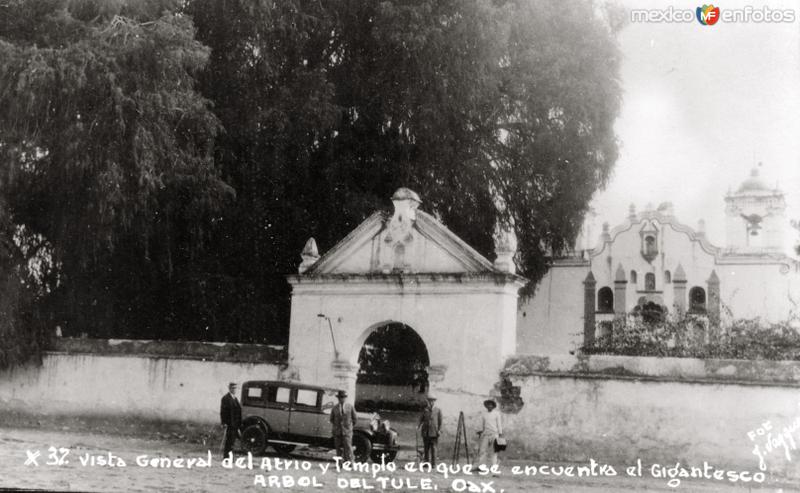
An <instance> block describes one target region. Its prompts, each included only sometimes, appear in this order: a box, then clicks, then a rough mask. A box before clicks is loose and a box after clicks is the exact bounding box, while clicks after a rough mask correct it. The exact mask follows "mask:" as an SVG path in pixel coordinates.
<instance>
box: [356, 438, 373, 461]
mask: <svg viewBox="0 0 800 493" xmlns="http://www.w3.org/2000/svg"><path fill="white" fill-rule="evenodd" d="M371 453H372V442H370V441H369V438H367V437H365V436H364V435H361V434H357V435H353V455H354V456H355V459H356V461H358V462H367V461H368V460H369V456H370V454H371Z"/></svg>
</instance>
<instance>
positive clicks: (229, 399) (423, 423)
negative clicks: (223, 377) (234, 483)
mask: <svg viewBox="0 0 800 493" xmlns="http://www.w3.org/2000/svg"><path fill="white" fill-rule="evenodd" d="M236 389H237V386H236V384H235V383H230V384H229V385H228V393H227V394H225V396H224V397H223V398H222V402H221V404H220V421H221V422H222V424H223V425H224V426H225V441H224V447H223V454H224V455H225V456H228V454H229V453H231V452H232V450H233V444H234V442H235V441H236V438H237V437H238V436H239V434H240V431H239V430H240V429H241V424H242V406H241V404H240V403H239V400H238V399H237V398H236ZM336 398H337V400H338V404H336V405H334V407H333V409H331V415H330V423H331V434H332V435H333V441H334V445H335V447H336V455H338V456H339V457H341V458H342V459H344V460H345V461H351V462H352V461H353V460H354V458H353V427H354V426H355V424H356V421H357V419H358V418H357V415H356V410H355V407H354V406H353V405H352V404H350V403H349V402H347V392H345V391H344V390H340V391H338V392H337V394H336ZM427 401H428V402H427V405H426V406H425V409H423V411H422V414H421V415H420V417H419V423H418V425H417V430H418V432H419V433H420V434H421V435H422V442H423V447H424V449H423V456H424V461H425V462H430V463H431V464H432V465H434V466H435V465H436V452H437V448H438V445H439V436H440V435H441V432H442V410H441V409H439V407H437V406H436V396H435V395H433V394H430V393H429V394H428V396H427ZM483 406H484V408H485V409H486V410H485V411H484V412H483V413H482V414H481V425H480V429H479V430H478V437H479V439H480V445H479V447H478V457H477V463H476V466H486V467H491V466H493V465H497V448H498V447H497V446H496V443H497V439H498V438H500V439H501V440H502V439H503V420H502V418H501V415H500V412H499V411H498V410H497V403H496V402H495V401H494V400H493V399H487V400H485V401H483Z"/></svg>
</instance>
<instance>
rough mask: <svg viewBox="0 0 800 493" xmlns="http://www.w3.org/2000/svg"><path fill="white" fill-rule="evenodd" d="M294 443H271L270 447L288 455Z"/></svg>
mask: <svg viewBox="0 0 800 493" xmlns="http://www.w3.org/2000/svg"><path fill="white" fill-rule="evenodd" d="M294 447H295V446H294V445H287V444H285V443H273V444H272V448H274V449H275V450H277V451H278V453H279V454H284V455H289V454H291V453H292V450H294Z"/></svg>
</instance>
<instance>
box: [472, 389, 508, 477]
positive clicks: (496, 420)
mask: <svg viewBox="0 0 800 493" xmlns="http://www.w3.org/2000/svg"><path fill="white" fill-rule="evenodd" d="M483 406H484V407H485V408H486V411H485V412H484V413H483V414H482V415H481V429H480V430H478V436H480V440H481V443H480V446H479V448H478V467H479V468H481V467H485V468H489V467H491V466H495V465H497V451H496V450H495V448H494V441H495V439H497V437H502V436H503V420H502V418H501V417H500V411H498V410H497V403H496V402H495V401H494V399H486V400H485V401H483Z"/></svg>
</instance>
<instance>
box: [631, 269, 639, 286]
mask: <svg viewBox="0 0 800 493" xmlns="http://www.w3.org/2000/svg"><path fill="white" fill-rule="evenodd" d="M637 282H638V281H637V279H636V271H635V270H632V271H631V283H632V284H636V283H637Z"/></svg>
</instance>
